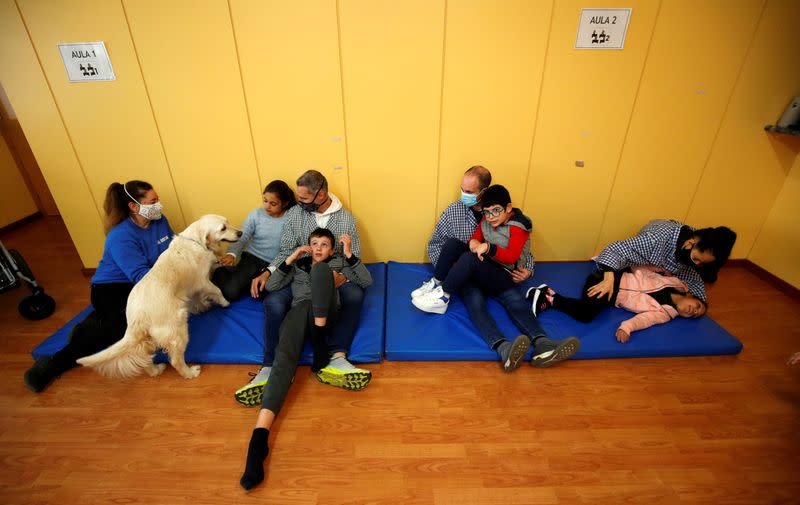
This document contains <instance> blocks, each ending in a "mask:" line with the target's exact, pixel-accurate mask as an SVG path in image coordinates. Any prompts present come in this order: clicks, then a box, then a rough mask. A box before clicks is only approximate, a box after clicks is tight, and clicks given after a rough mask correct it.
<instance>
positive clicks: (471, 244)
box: [467, 238, 481, 252]
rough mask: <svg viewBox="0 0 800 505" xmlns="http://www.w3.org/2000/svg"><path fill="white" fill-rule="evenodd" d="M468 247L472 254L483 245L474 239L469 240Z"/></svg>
mask: <svg viewBox="0 0 800 505" xmlns="http://www.w3.org/2000/svg"><path fill="white" fill-rule="evenodd" d="M467 245H468V246H469V251H470V252H475V250H476V249H477V248H478V246H479V245H481V243H480V242H479V241H477V240H475V239H474V238H472V239H470V240H469V244H467Z"/></svg>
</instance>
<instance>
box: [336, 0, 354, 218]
mask: <svg viewBox="0 0 800 505" xmlns="http://www.w3.org/2000/svg"><path fill="white" fill-rule="evenodd" d="M336 40H337V43H338V44H339V91H340V93H341V95H342V128H344V162H345V175H346V177H347V199H348V200H349V201H350V212H351V213H352V214H353V215H354V216H355V214H356V212H355V203H354V199H353V190H352V188H351V187H350V147H349V145H350V135H349V133H348V131H347V107H345V104H344V57H343V56H342V54H343V51H342V18H341V2H340V1H339V0H336Z"/></svg>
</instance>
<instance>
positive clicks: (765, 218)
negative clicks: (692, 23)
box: [690, 0, 791, 259]
mask: <svg viewBox="0 0 800 505" xmlns="http://www.w3.org/2000/svg"><path fill="white" fill-rule="evenodd" d="M766 10H767V2H766V0H764V2H763V3H762V4H761V14H759V16H758V21H757V22H756V26H755V28H753V37H752V38H751V39H750V45H749V46H748V47H747V55H746V56H745V58H744V60H743V61H742V69H741V70H740V71H739V75H737V76H736V82H737V84H738V82H739V78H740V77H741V74H742V72H744V62H745V61H747V58H748V57H749V56H750V50H751V49H752V47H753V43H754V42H755V40H756V34H757V33H758V28H759V26H761V20H762V19H764V11H766ZM734 88H735V86H734ZM731 97H733V92H731ZM727 112H728V108H727V106H726V107H725V113H726V114H727ZM723 117H724V115H723ZM716 140H717V139H716V137H715V138H714V141H715V142H716ZM712 145H713V144H712ZM790 171H791V169H790ZM703 173H705V170H704V171H703ZM788 180H789V174H786V177H784V179H783V184H781V189H779V190H778V193H776V195H775V200H773V202H772V205H771V206H770V208H769V211H768V212H767V213H766V214H764V219H763V220H762V221H761V224H759V225H758V232H756V236H755V237H754V238H753V242H752V243H751V244H750V248H749V249H748V250H747V254H745V255H744V257H745V258H747V259H750V255H751V254H752V253H753V249H755V247H756V244H757V243H758V238H759V237H760V236H761V232H762V231H763V230H764V226H765V225H766V224H767V220H768V219H769V216H770V214H772V209H774V208H775V206H776V205H777V204H778V200H779V199H780V196H781V193H783V188H784V187H786V181H788ZM697 186H698V187H699V186H700V184H699V183H698V185H697ZM692 203H694V199H692ZM690 208H691V207H690Z"/></svg>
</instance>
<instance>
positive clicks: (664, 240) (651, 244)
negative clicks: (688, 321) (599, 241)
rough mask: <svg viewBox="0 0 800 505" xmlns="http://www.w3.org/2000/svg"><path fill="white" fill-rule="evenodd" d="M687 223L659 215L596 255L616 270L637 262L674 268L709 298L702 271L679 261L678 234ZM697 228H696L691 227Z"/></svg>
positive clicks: (601, 263)
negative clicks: (636, 232) (630, 235)
mask: <svg viewBox="0 0 800 505" xmlns="http://www.w3.org/2000/svg"><path fill="white" fill-rule="evenodd" d="M683 226H684V224H683V223H681V222H679V221H674V220H666V219H658V220H654V221H650V222H649V223H647V224H646V225H645V226H644V227H643V228H642V229H641V230H639V233H638V234H637V235H636V236H633V237H631V238H628V239H625V240H619V241H617V242H612V243H611V244H609V245H608V246H607V247H606V248H605V249H603V251H602V252H601V253H600V255H598V256H597V257H596V258H595V263H597V265H598V267H600V268H601V269H602V267H603V266H606V267H608V268H611V269H612V270H616V271H619V270H622V269H624V268H627V267H630V266H633V265H654V266H657V267H661V268H663V269H665V270H668V271H670V272H671V273H672V274H674V275H675V277H677V278H678V279H680V280H682V281H683V282H685V283H686V285H687V286H689V292H691V293H692V294H693V295H694V296H696V297H697V298H700V299H701V300H703V301H706V286H705V284H704V283H703V279H701V278H700V274H699V273H697V271H696V270H695V269H694V268H693V267H691V266H689V265H686V264H684V263H681V262H680V261H678V258H677V256H676V252H677V249H678V237H679V236H680V234H681V227H683ZM691 230H692V231H694V228H691Z"/></svg>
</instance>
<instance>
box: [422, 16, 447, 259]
mask: <svg viewBox="0 0 800 505" xmlns="http://www.w3.org/2000/svg"><path fill="white" fill-rule="evenodd" d="M447 7H448V0H445V2H444V19H443V24H444V26H443V27H442V71H441V79H440V81H439V135H438V137H439V138H438V139H437V143H436V167H435V169H436V182H435V184H434V189H433V191H434V192H433V223H434V226H435V225H436V221H437V216H438V207H439V184H440V183H441V178H442V130H444V128H443V120H444V77H445V65H446V64H447V59H446V56H447ZM426 246H427V244H426ZM427 254H428V253H427V247H426V248H425V252H423V255H422V259H423V261H424V260H425V256H426V255H427Z"/></svg>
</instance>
